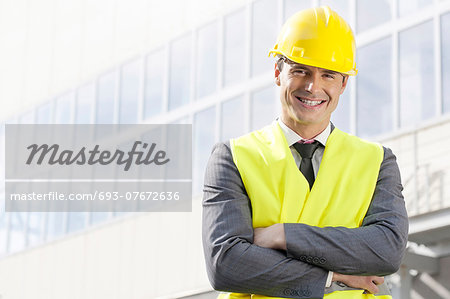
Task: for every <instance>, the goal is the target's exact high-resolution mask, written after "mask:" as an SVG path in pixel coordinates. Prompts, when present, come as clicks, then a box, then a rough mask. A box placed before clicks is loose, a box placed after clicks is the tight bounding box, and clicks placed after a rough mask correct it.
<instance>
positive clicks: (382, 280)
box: [371, 276, 384, 285]
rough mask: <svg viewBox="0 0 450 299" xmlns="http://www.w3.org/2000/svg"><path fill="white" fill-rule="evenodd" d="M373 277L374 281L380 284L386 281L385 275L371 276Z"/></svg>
mask: <svg viewBox="0 0 450 299" xmlns="http://www.w3.org/2000/svg"><path fill="white" fill-rule="evenodd" d="M371 277H372V281H373V282H374V283H375V284H376V285H378V284H382V283H383V282H384V277H379V276H371Z"/></svg>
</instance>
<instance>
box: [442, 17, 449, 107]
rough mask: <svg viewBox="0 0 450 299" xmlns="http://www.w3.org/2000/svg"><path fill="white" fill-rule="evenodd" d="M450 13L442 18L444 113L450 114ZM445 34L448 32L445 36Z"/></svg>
mask: <svg viewBox="0 0 450 299" xmlns="http://www.w3.org/2000/svg"><path fill="white" fill-rule="evenodd" d="M449 30H450V13H447V14H445V15H443V16H442V18H441V38H442V40H441V43H442V50H441V52H442V98H443V99H444V102H443V104H442V106H443V107H442V108H443V111H444V112H447V113H448V112H450V34H448V31H449ZM444 32H447V33H446V34H444Z"/></svg>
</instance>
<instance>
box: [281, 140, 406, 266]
mask: <svg viewBox="0 0 450 299" xmlns="http://www.w3.org/2000/svg"><path fill="white" fill-rule="evenodd" d="M402 190H403V187H402V185H401V179H400V171H399V169H398V165H397V162H396V158H395V155H394V154H393V153H392V151H391V150H390V149H387V148H385V149H384V159H383V162H382V163H381V166H380V173H379V175H378V180H377V184H376V187H375V192H374V195H373V198H372V201H371V204H370V206H369V209H368V211H367V214H366V216H365V217H364V220H363V223H362V226H361V227H359V228H353V229H349V228H345V227H324V228H320V227H315V226H308V225H305V224H301V223H285V224H284V229H285V235H286V246H287V255H288V256H290V257H295V258H298V259H300V260H302V261H306V262H308V263H312V264H315V261H318V260H319V261H321V267H323V268H324V269H326V270H330V271H334V272H337V273H342V274H353V275H388V274H392V273H394V272H396V271H397V270H398V268H399V267H400V264H401V260H402V257H403V254H404V251H405V247H406V242H407V238H408V216H407V213H406V208H405V202H404V200H403V195H402ZM349 200H351V199H349ZM343 212H345V211H343Z"/></svg>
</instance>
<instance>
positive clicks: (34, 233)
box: [27, 212, 45, 246]
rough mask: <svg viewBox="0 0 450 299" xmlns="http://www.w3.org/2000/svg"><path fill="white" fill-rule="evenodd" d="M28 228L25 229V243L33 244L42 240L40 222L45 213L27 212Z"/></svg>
mask: <svg viewBox="0 0 450 299" xmlns="http://www.w3.org/2000/svg"><path fill="white" fill-rule="evenodd" d="M27 214H28V229H27V245H28V246H34V245H37V244H39V243H41V241H42V223H43V220H44V217H45V214H44V213H42V212H29V213H27Z"/></svg>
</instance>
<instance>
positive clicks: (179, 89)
mask: <svg viewBox="0 0 450 299" xmlns="http://www.w3.org/2000/svg"><path fill="white" fill-rule="evenodd" d="M190 49H191V35H186V36H183V37H182V38H179V39H177V40H176V41H174V42H172V44H171V45H170V56H169V57H170V70H169V73H170V76H169V110H173V109H177V108H179V107H181V106H183V105H186V104H187V103H189V96H190V77H191V50H190Z"/></svg>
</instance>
